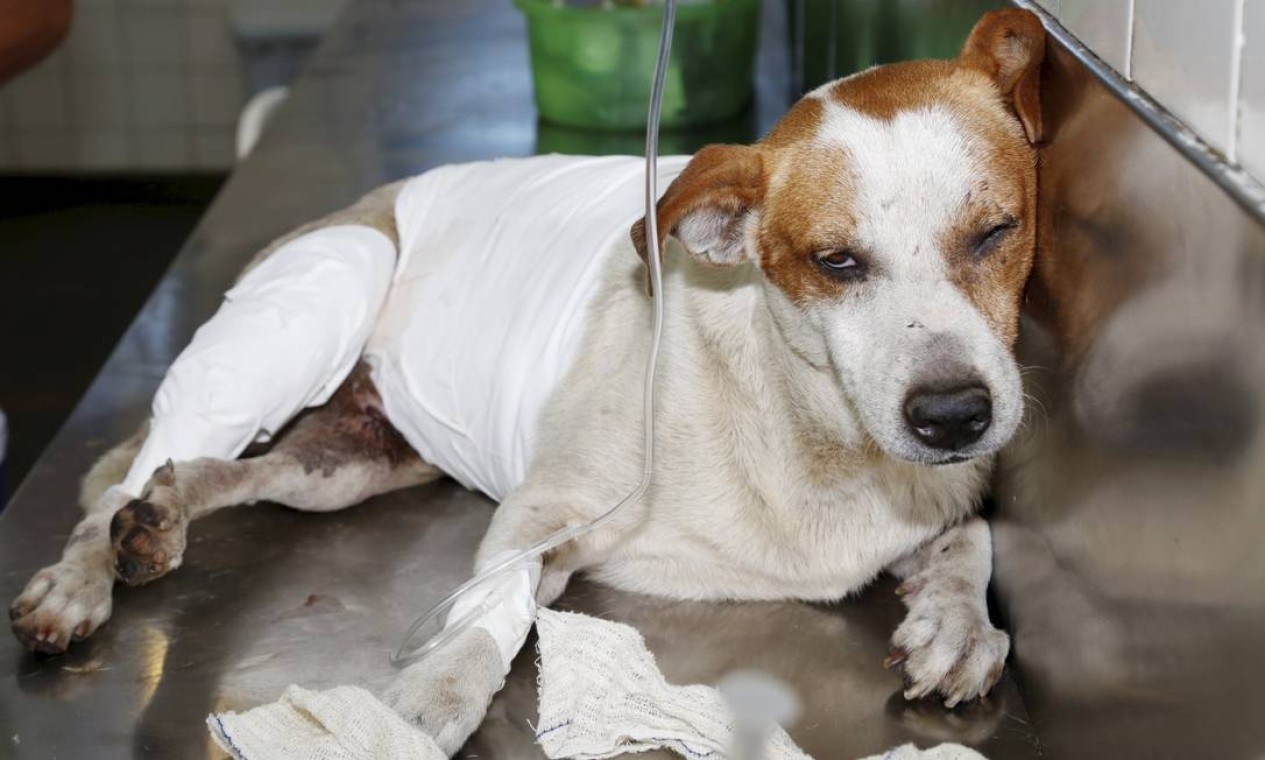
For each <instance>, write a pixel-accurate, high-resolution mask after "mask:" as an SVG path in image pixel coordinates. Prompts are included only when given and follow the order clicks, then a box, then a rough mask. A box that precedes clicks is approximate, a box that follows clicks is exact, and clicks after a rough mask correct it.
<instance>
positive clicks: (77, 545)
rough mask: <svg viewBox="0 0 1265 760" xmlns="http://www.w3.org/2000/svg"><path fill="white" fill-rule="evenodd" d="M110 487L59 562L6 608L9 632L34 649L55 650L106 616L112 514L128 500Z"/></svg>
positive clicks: (89, 630)
mask: <svg viewBox="0 0 1265 760" xmlns="http://www.w3.org/2000/svg"><path fill="white" fill-rule="evenodd" d="M128 498H129V497H128V495H127V494H125V493H123V492H122V491H120V490H118V489H115V488H112V489H109V490H107V491H106V492H105V493H104V494H102V495H101V496H100V497H98V499H97V500H96V502H95V503H94V504H93V505H92V506H91V507H90V508H89V509H88V510H87V514H86V515H85V516H84V518H83V519H82V520H80V522H79V524H78V525H76V526H75V528H74V530H73V531H71V533H70V539H69V540H68V541H67V542H66V547H65V549H63V550H62V557H61V561H60V562H58V563H57V564H55V565H50V566H49V567H46V568H44V569H42V570H40V571H39V572H37V573H36V574H35V575H34V576H33V577H32V578H31V580H30V582H28V583H27V585H26V588H25V589H24V590H23V591H22V594H21V595H20V596H18V598H17V599H16V600H14V602H13V604H12V606H10V607H9V619H10V620H11V621H12V623H13V633H14V634H15V635H16V636H17V637H18V640H20V641H21V642H22V643H23V644H24V645H26V648H27V649H30V650H31V651H33V652H46V653H49V654H57V653H59V652H64V651H66V647H68V646H70V642H71V641H77V640H79V639H82V638H84V637H86V636H88V635H89V634H91V633H92V632H93V631H95V630H96V629H97V628H98V627H99V626H100V625H101V624H102V623H104V622H105V621H106V619H108V618H109V617H110V609H111V598H110V591H111V587H112V586H113V585H114V571H113V570H112V568H111V564H112V561H113V557H114V553H113V551H112V550H111V548H110V535H109V528H110V518H111V517H112V516H113V515H114V513H115V512H116V511H117V510H118V509H119V508H120V507H122V506H123V505H124V504H126V503H127V501H128Z"/></svg>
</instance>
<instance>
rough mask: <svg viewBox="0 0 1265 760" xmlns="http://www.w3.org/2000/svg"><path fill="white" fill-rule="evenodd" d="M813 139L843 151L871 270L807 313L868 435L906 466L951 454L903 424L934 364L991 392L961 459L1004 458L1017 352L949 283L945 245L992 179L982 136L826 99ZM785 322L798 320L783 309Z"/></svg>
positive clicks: (917, 113) (1015, 395) (1017, 412)
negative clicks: (879, 115) (984, 418)
mask: <svg viewBox="0 0 1265 760" xmlns="http://www.w3.org/2000/svg"><path fill="white" fill-rule="evenodd" d="M825 114H826V115H825V118H824V119H823V123H822V126H821V128H820V130H819V132H818V134H817V136H816V140H817V141H818V142H819V143H820V144H822V145H826V146H838V147H839V148H841V149H842V150H844V151H846V153H847V156H848V161H847V166H848V170H849V172H850V176H849V177H847V178H846V181H848V182H849V183H850V184H851V186H852V193H851V196H852V197H853V199H854V202H853V206H852V208H851V211H852V213H853V215H854V220H855V229H854V231H853V235H854V240H855V245H856V247H857V248H858V249H859V250H861V251H863V252H865V254H866V255H867V256H869V257H870V261H869V265H870V274H869V276H868V277H867V279H866V281H865V282H864V283H861V284H858V285H857V286H856V287H854V288H850V289H849V292H848V295H847V296H846V297H845V298H844V299H841V300H840V301H839V302H836V303H819V304H816V305H815V306H814V307H813V308H812V310H811V311H810V312H809V313H808V314H807V315H805V317H806V318H807V319H808V320H809V321H810V322H812V323H813V324H814V325H815V327H816V328H817V329H818V330H820V331H821V333H822V334H823V335H824V336H825V344H826V349H827V352H828V353H829V355H830V358H831V360H832V362H833V363H834V366H835V367H836V368H837V369H838V371H839V377H840V380H841V381H842V383H843V385H844V387H845V388H846V389H847V391H848V395H849V396H850V397H851V398H852V399H853V400H854V401H855V402H856V404H857V407H858V411H859V412H860V415H861V418H862V419H863V420H864V422H865V425H866V427H867V429H868V430H869V432H870V434H871V435H873V436H874V438H875V439H876V440H877V441H878V443H879V444H880V445H881V446H882V447H883V448H884V449H885V450H887V451H888V452H890V453H892V454H893V455H895V456H898V457H901V458H903V459H909V460H913V461H923V462H930V463H935V462H941V461H945V460H946V459H947V458H948V457H949V456H950V454H949V453H946V452H943V451H936V450H934V449H931V448H929V447H927V446H925V445H924V444H922V443H921V442H919V441H918V439H917V438H915V437H914V436H913V435H912V434H911V433H910V431H909V430H908V427H907V425H906V424H905V421H904V419H903V416H902V414H903V413H902V409H903V407H904V402H905V398H906V396H907V394H908V393H909V392H910V391H911V390H913V389H914V388H915V387H916V386H917V385H918V384H919V382H921V381H922V379H923V378H924V377H925V376H926V375H927V374H928V373H929V372H931V371H934V369H935V365H937V364H938V365H944V364H948V363H958V364H960V365H962V369H963V370H964V371H965V372H966V373H967V374H969V375H974V376H976V377H978V378H979V379H980V380H981V381H982V382H983V384H984V386H985V387H986V388H988V390H989V392H990V393H991V395H992V402H993V423H992V426H991V427H990V428H989V430H988V431H987V432H986V433H985V435H984V436H983V437H982V438H981V439H980V440H979V441H977V442H975V443H974V444H972V445H970V446H969V447H967V448H965V449H963V450H961V451H959V452H953V453H952V455H953V456H957V457H961V456H966V457H974V456H980V455H983V454H989V453H992V452H994V451H996V450H997V449H998V448H999V447H1000V446H1001V445H1002V444H1003V443H1005V442H1006V441H1007V440H1009V439H1010V437H1011V435H1012V434H1013V433H1014V431H1015V428H1016V427H1017V426H1018V424H1019V422H1020V419H1021V418H1022V409H1023V405H1022V387H1021V384H1020V380H1019V373H1018V369H1017V367H1016V366H1015V363H1014V360H1013V359H1012V357H1011V355H1010V352H1009V350H1008V349H1007V347H1006V346H1005V345H1004V344H1003V343H1002V342H1001V340H1000V339H999V338H998V337H997V335H996V334H994V332H993V331H992V330H991V329H990V327H989V325H988V322H987V321H986V320H985V319H984V316H983V315H982V314H981V313H980V312H979V310H978V309H976V308H975V307H974V305H973V304H972V303H971V302H970V301H969V300H968V299H967V297H966V295H965V294H964V293H962V291H961V290H959V289H958V288H957V287H956V286H955V285H954V283H953V282H952V281H951V279H950V277H949V268H948V265H947V259H946V257H945V252H944V251H943V250H942V242H941V241H942V240H943V239H944V236H945V233H946V231H947V230H949V229H950V226H951V225H952V224H953V222H954V221H955V220H956V219H957V218H958V217H959V215H960V213H961V211H962V208H963V205H964V204H965V202H966V200H967V197H968V195H969V194H970V192H971V191H972V189H973V188H974V187H975V185H976V183H977V182H978V181H979V178H980V177H983V176H985V166H984V161H985V160H986V154H985V152H984V151H983V149H982V148H983V146H982V144H981V142H980V140H979V138H977V137H974V136H972V135H970V134H969V133H967V132H965V131H964V130H963V129H962V128H961V127H960V126H959V124H958V122H957V120H956V119H955V118H954V116H953V115H952V114H951V113H950V112H949V111H948V110H945V109H942V108H928V109H920V110H913V111H905V112H901V113H898V114H896V115H895V116H894V117H893V118H892V119H890V120H887V119H876V118H874V117H871V116H868V115H865V114H862V113H860V112H857V111H855V110H852V109H850V108H847V107H846V106H843V105H840V104H838V103H834V102H830V101H827V103H826V107H825ZM778 314H779V315H781V316H782V318H783V319H784V321H789V320H792V319H796V318H798V316H799V315H794V314H791V313H790V312H788V311H787V309H785V308H781V309H779V310H778Z"/></svg>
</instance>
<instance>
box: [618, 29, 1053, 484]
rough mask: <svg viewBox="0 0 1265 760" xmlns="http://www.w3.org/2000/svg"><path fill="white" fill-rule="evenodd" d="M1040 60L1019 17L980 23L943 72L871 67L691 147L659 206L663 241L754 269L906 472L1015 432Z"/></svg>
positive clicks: (914, 66)
mask: <svg viewBox="0 0 1265 760" xmlns="http://www.w3.org/2000/svg"><path fill="white" fill-rule="evenodd" d="M1043 53H1044V30H1043V29H1042V27H1041V24H1040V22H1039V20H1038V19H1037V18H1036V17H1035V16H1033V15H1032V14H1030V13H1027V12H1025V11H1015V10H1009V11H996V12H993V13H990V14H988V15H986V16H985V17H984V18H983V19H982V20H981V21H980V23H979V24H978V25H977V26H976V28H975V30H974V31H973V32H972V34H971V37H970V39H969V40H968V42H967V44H966V47H965V49H964V51H963V53H962V56H961V57H960V58H958V59H957V60H955V61H919V62H913V63H904V64H896V65H891V66H884V67H880V68H875V69H870V70H868V71H865V72H862V73H860V74H857V75H854V76H852V77H849V78H848V79H844V80H841V81H838V82H834V83H831V84H829V85H826V86H824V87H822V88H820V89H818V90H816V91H815V92H813V93H811V94H810V95H808V96H807V97H805V98H804V99H803V100H802V101H800V102H799V103H798V104H797V105H796V106H795V107H794V108H792V109H791V111H790V112H789V113H787V115H786V116H785V117H784V118H783V119H782V121H781V122H779V124H778V125H777V126H776V127H775V128H774V129H773V130H772V132H770V134H769V135H768V136H767V137H766V138H765V139H764V140H762V141H761V142H760V143H758V144H756V145H753V146H736V145H721V146H710V147H708V148H705V149H703V150H702V151H700V152H699V153H698V154H697V155H696V156H695V157H694V159H693V160H692V161H691V162H690V164H689V165H688V166H687V168H686V169H685V171H684V172H682V174H681V175H680V176H679V177H678V178H677V179H676V181H675V182H673V184H672V185H671V187H669V188H668V190H667V192H666V193H665V194H664V196H663V198H662V200H661V201H660V203H659V206H658V222H659V231H660V234H668V233H669V232H670V233H671V234H673V235H674V236H676V237H677V238H678V239H679V240H680V241H681V243H682V244H683V245H684V246H685V248H686V249H688V250H689V251H690V252H691V253H692V254H693V255H695V256H696V257H698V258H700V259H701V260H703V261H705V262H708V263H711V264H716V265H730V264H740V263H744V262H753V263H754V264H755V265H757V266H758V267H759V268H760V269H761V271H762V272H763V273H764V276H765V286H766V288H767V290H768V293H769V299H768V300H769V302H770V303H771V304H772V309H773V313H774V317H775V319H776V321H777V323H778V325H779V326H780V327H781V330H782V332H783V334H784V335H785V337H786V338H787V340H788V342H789V343H790V344H791V345H792V346H793V347H794V348H795V349H796V350H797V351H798V352H799V353H800V354H801V355H802V356H804V357H805V358H807V359H808V360H809V361H812V362H815V363H817V364H819V365H820V366H829V367H832V368H833V370H834V371H835V372H836V373H837V375H838V378H839V381H840V383H841V385H842V387H843V389H844V391H845V393H846V394H847V395H848V397H849V398H850V400H851V402H852V404H853V405H854V407H855V410H856V412H857V414H858V416H859V417H860V419H861V420H862V422H863V424H864V426H865V428H866V429H867V430H868V432H869V434H870V436H871V437H872V438H873V439H874V440H875V441H876V442H877V443H878V444H879V445H880V446H881V447H882V448H883V449H884V450H886V451H887V452H888V453H890V454H892V455H894V456H897V457H900V458H902V459H907V460H911V461H917V462H925V463H946V462H953V461H960V460H963V459H968V458H971V457H975V456H980V455H983V454H988V453H992V452H993V451H995V450H997V449H998V448H999V447H1000V446H1001V445H1003V444H1004V443H1005V442H1006V441H1007V440H1008V439H1009V438H1010V436H1011V435H1012V434H1013V432H1014V431H1015V429H1016V427H1017V426H1018V424H1019V421H1020V419H1021V416H1022V391H1021V385H1020V379H1019V372H1018V368H1017V366H1016V364H1015V361H1014V358H1013V356H1012V353H1011V348H1012V346H1013V344H1014V341H1015V337H1016V333H1017V331H1018V318H1019V306H1020V301H1021V298H1022V293H1023V288H1024V283H1025V282H1026V280H1027V277H1028V273H1029V271H1030V269H1031V267H1032V257H1033V248H1034V244H1035V191H1036V166H1035V164H1036V154H1035V150H1034V148H1033V145H1032V144H1033V143H1034V142H1036V141H1037V140H1038V139H1039V132H1040V113H1039V109H1038V105H1037V85H1038V81H1039V68H1040V63H1041V59H1042V57H1043ZM633 235H634V239H635V240H637V241H638V243H639V248H640V249H642V250H644V245H642V243H644V239H643V237H642V236H643V235H644V232H643V229H642V226H641V224H640V223H639V225H638V227H636V228H634V232H633Z"/></svg>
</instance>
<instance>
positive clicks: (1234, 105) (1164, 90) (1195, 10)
mask: <svg viewBox="0 0 1265 760" xmlns="http://www.w3.org/2000/svg"><path fill="white" fill-rule="evenodd" d="M1243 2H1244V0H1198V2H1195V0H1135V6H1134V14H1133V79H1134V81H1135V82H1137V84H1138V85H1139V86H1141V87H1142V88H1143V89H1145V90H1147V91H1148V92H1150V93H1151V94H1152V95H1153V96H1154V97H1155V98H1156V99H1157V100H1158V101H1160V102H1161V103H1163V104H1164V105H1165V106H1166V107H1167V108H1168V109H1169V110H1171V111H1172V112H1173V113H1175V114H1177V115H1178V116H1179V117H1181V118H1182V120H1183V121H1185V122H1186V123H1187V124H1189V125H1190V126H1191V127H1192V128H1193V129H1194V130H1195V131H1196V132H1198V133H1199V134H1200V135H1201V136H1202V137H1203V138H1204V139H1205V140H1207V141H1208V143H1209V144H1210V145H1212V146H1213V147H1214V148H1216V149H1217V150H1219V151H1221V152H1222V153H1224V154H1225V155H1226V156H1227V157H1229V158H1230V159H1231V160H1233V158H1234V143H1235V133H1236V125H1235V121H1236V119H1235V113H1236V112H1237V110H1238V102H1237V101H1238V91H1237V86H1236V85H1237V77H1236V76H1235V67H1236V66H1237V65H1238V44H1237V40H1238V36H1239V31H1240V30H1239V28H1238V26H1237V23H1238V22H1239V18H1240V16H1239V11H1240V9H1241V6H1240V4H1241V3H1243ZM1248 2H1253V3H1255V2H1260V0H1248Z"/></svg>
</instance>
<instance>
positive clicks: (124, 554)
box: [110, 499, 188, 586]
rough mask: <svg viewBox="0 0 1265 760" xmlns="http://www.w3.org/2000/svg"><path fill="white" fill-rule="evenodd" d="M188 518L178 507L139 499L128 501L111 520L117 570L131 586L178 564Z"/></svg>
mask: <svg viewBox="0 0 1265 760" xmlns="http://www.w3.org/2000/svg"><path fill="white" fill-rule="evenodd" d="M187 522H188V521H187V520H186V519H185V516H184V512H183V511H182V510H181V509H180V508H179V507H175V506H171V505H169V504H164V503H161V502H155V501H149V500H146V501H142V500H140V499H134V500H132V501H130V502H128V504H127V505H126V506H125V507H123V508H122V509H120V510H119V511H118V512H115V513H114V518H113V519H112V520H111V521H110V543H111V544H113V546H114V574H115V575H116V576H118V579H119V580H121V581H123V582H124V583H126V584H127V585H129V586H139V585H142V584H145V583H149V582H150V581H152V580H154V579H156V578H159V577H161V576H163V575H166V574H167V573H168V572H170V571H171V570H174V569H175V568H177V567H179V566H180V560H181V558H182V557H183V556H184V549H185V530H186V528H187V527H188V526H187Z"/></svg>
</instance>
